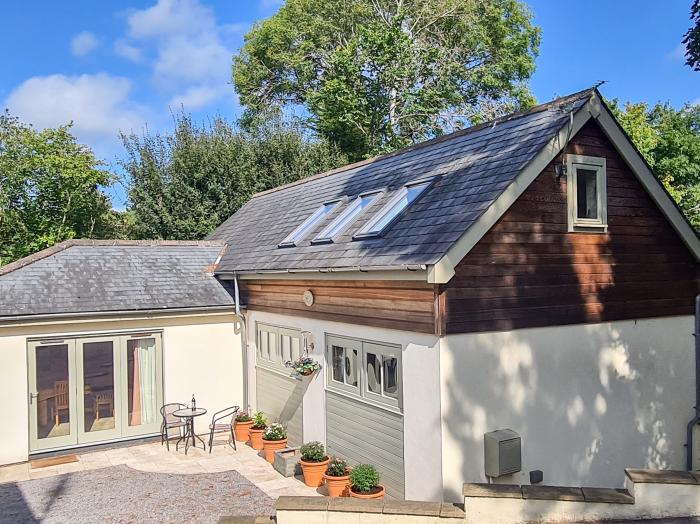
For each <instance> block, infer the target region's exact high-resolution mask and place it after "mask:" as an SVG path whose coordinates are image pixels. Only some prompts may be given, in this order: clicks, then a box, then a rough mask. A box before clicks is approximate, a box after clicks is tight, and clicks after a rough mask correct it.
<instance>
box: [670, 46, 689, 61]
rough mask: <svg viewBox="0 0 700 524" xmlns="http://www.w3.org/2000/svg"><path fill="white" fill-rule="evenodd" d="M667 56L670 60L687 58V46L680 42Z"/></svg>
mask: <svg viewBox="0 0 700 524" xmlns="http://www.w3.org/2000/svg"><path fill="white" fill-rule="evenodd" d="M666 57H667V58H668V59H670V60H685V46H684V45H683V44H678V45H677V46H676V47H675V48H674V49H673V51H671V52H670V53H668V54H667V55H666Z"/></svg>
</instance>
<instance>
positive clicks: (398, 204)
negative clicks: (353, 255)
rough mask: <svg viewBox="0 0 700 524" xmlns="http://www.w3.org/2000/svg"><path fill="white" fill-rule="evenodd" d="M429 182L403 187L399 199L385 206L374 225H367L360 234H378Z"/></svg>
mask: <svg viewBox="0 0 700 524" xmlns="http://www.w3.org/2000/svg"><path fill="white" fill-rule="evenodd" d="M428 184H429V182H424V183H422V184H414V185H412V186H407V187H404V188H402V189H401V190H400V192H399V197H398V198H397V199H396V200H392V201H391V202H390V203H389V204H387V205H386V206H385V207H384V208H383V209H382V210H381V211H380V212H379V214H378V215H377V216H378V217H379V218H378V219H377V221H376V222H374V223H371V222H370V223H369V224H368V226H367V228H363V230H362V231H360V233H380V232H381V231H382V230H383V229H384V228H385V227H386V226H387V225H389V223H390V222H391V221H392V220H394V218H395V217H396V216H398V214H399V213H401V212H402V211H403V210H404V209H406V208H407V207H408V206H409V205H410V204H411V203H412V202H413V201H414V200H415V199H416V198H418V196H419V195H420V194H421V193H422V192H423V191H425V189H426V188H427V187H428Z"/></svg>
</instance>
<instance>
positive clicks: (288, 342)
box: [280, 335, 292, 362]
mask: <svg viewBox="0 0 700 524" xmlns="http://www.w3.org/2000/svg"><path fill="white" fill-rule="evenodd" d="M280 341H281V343H282V362H289V361H290V360H292V337H290V336H289V335H281V336H280Z"/></svg>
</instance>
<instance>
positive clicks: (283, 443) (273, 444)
mask: <svg viewBox="0 0 700 524" xmlns="http://www.w3.org/2000/svg"><path fill="white" fill-rule="evenodd" d="M262 442H263V447H264V449H265V460H267V461H268V462H269V463H270V464H274V462H275V451H279V450H280V449H284V448H286V447H287V439H286V438H285V439H282V440H265V439H262Z"/></svg>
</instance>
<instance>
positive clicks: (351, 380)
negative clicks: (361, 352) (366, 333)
mask: <svg viewBox="0 0 700 524" xmlns="http://www.w3.org/2000/svg"><path fill="white" fill-rule="evenodd" d="M345 383H346V384H347V385H348V386H353V387H357V350H356V349H353V350H352V351H348V352H346V356H345Z"/></svg>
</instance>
